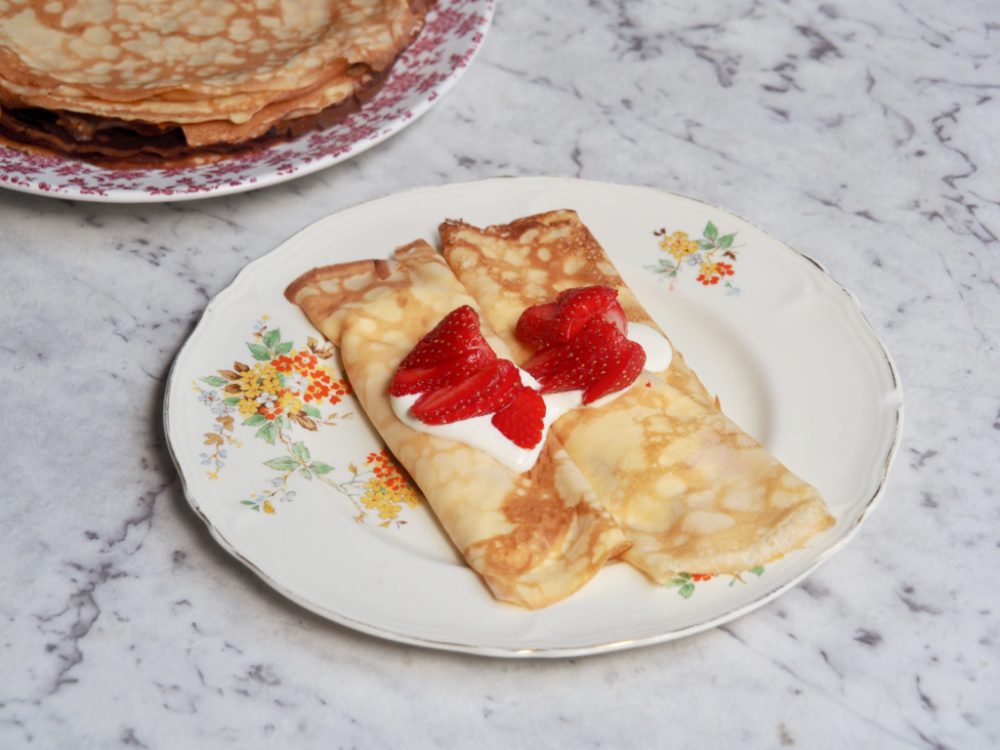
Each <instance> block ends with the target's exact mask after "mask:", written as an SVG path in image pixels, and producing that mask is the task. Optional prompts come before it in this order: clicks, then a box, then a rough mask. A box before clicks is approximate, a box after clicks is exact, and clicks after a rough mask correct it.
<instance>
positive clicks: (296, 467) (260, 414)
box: [193, 315, 421, 527]
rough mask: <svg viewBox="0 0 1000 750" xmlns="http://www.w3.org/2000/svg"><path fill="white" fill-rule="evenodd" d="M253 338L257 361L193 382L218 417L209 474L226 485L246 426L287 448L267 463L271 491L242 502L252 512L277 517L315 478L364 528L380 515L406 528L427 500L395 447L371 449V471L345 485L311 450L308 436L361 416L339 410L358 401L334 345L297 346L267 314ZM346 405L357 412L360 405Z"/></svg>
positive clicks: (207, 459) (355, 472)
mask: <svg viewBox="0 0 1000 750" xmlns="http://www.w3.org/2000/svg"><path fill="white" fill-rule="evenodd" d="M252 339H253V340H252V341H249V342H247V349H248V350H249V352H250V355H251V357H252V358H253V360H254V361H253V363H252V364H247V363H244V362H240V361H237V362H234V363H233V366H232V368H230V369H220V370H217V371H216V372H215V373H213V374H211V375H206V376H204V377H201V378H199V380H198V381H195V383H194V384H193V388H194V390H195V392H196V394H197V398H198V400H199V401H200V402H201V403H202V404H204V405H205V406H207V407H208V408H209V409H210V410H211V413H212V414H214V415H215V420H214V421H215V424H214V427H213V429H212V430H211V431H209V432H206V433H204V435H203V437H204V444H205V446H206V450H205V451H204V452H203V453H201V454H200V458H201V462H202V464H203V465H204V466H206V467H207V469H206V472H205V473H206V476H207V477H208V478H209V479H212V480H218V479H219V476H220V473H221V472H222V471H223V470H224V468H225V465H226V460H227V459H228V458H229V453H228V451H229V449H230V448H234V449H237V450H238V449H240V448H242V447H243V440H242V439H241V437H239V436H238V428H240V429H239V434H243V433H246V434H252V435H253V438H254V439H257V440H263V441H264V442H265V443H267V444H268V445H272V446H274V447H275V448H276V449H277V448H280V449H282V450H281V452H280V454H279V455H276V456H274V457H273V458H270V459H268V460H266V461H264V462H263V463H264V466H266V467H267V468H268V469H270V470H271V471H273V472H275V474H274V475H273V476H271V477H270V478H269V481H268V482H267V486H266V487H265V488H264V489H261V490H259V491H257V492H253V493H251V494H250V495H249V496H247V497H244V498H242V499H241V500H240V501H239V502H240V503H241V504H242V505H244V506H246V507H247V508H249V509H251V510H254V511H258V512H260V511H263V512H264V513H265V514H268V515H273V514H274V513H275V512H276V509H277V506H278V504H279V503H283V502H291V501H293V500H294V499H295V497H296V495H297V493H296V491H295V489H294V486H295V484H296V482H303V481H307V482H312V481H314V480H315V481H317V482H320V483H321V484H324V485H326V486H327V487H329V488H331V489H332V490H334V491H336V492H337V493H338V494H340V495H342V496H343V497H345V498H347V499H348V500H350V501H351V503H353V505H354V507H355V509H356V511H357V515H355V516H354V519H355V520H356V521H358V522H359V523H360V522H363V521H365V520H366V519H367V518H368V514H369V512H372V511H375V512H377V513H378V518H379V520H380V525H381V526H383V527H388V526H390V525H396V526H401V525H402V524H405V523H406V521H405V519H400V518H399V514H400V513H401V512H402V511H403V509H404V508H406V507H409V508H415V507H416V506H417V505H419V504H420V502H421V497H420V493H419V490H417V488H416V486H415V485H414V484H413V482H412V480H410V479H409V478H408V477H407V476H406V475H405V473H404V472H403V470H402V469H401V468H400V467H399V465H398V464H397V463H396V460H395V459H394V458H393V457H392V456H391V455H390V454H389V452H388V451H387V450H385V449H384V448H383V449H382V450H379V451H373V452H369V453H368V455H367V457H366V458H365V460H364V461H363V463H362V465H363V466H364V467H365V468H363V469H359V468H358V466H357V464H356V463H355V462H353V461H352V462H349V464H348V466H347V476H346V477H345V478H344V479H339V480H338V479H337V478H336V477H337V474H336V470H335V468H334V466H333V465H332V464H330V463H327V462H326V461H322V460H318V459H314V458H313V455H312V451H311V450H310V448H309V447H308V446H307V445H306V440H305V435H306V434H308V433H310V432H313V433H315V432H318V431H319V430H320V429H321V428H322V429H328V428H333V427H336V426H337V425H338V424H340V422H342V421H343V420H345V419H350V418H351V417H352V416H353V414H354V412H353V411H348V412H337V411H333V410H331V407H335V406H338V405H341V404H342V403H344V399H345V398H346V399H350V397H351V386H350V383H349V382H348V381H347V380H346V379H345V378H343V377H341V376H340V375H339V373H338V372H337V371H336V370H335V369H334V368H333V367H332V365H331V364H330V362H332V359H333V356H334V352H333V348H332V346H331V345H330V344H329V343H325V344H320V343H319V342H318V341H317V340H316V339H315V338H311V337H310V338H309V339H307V342H306V346H304V347H300V348H296V347H295V344H294V343H293V342H292V341H285V340H283V337H282V335H281V329H280V328H270V327H269V326H268V316H266V315H265V316H263V317H262V318H261V320H260V321H258V323H257V325H256V326H255V328H254V332H253V336H252ZM345 405H346V406H351V407H354V408H355V409H356V407H357V404H356V403H354V402H353V401H351V402H348V403H345ZM237 420H242V421H240V422H239V423H237ZM303 431H304V433H305V434H300V433H302V432H303Z"/></svg>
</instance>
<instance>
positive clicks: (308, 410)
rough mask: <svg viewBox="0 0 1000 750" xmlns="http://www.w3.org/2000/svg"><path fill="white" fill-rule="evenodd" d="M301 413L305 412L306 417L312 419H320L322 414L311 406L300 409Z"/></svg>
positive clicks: (307, 405)
mask: <svg viewBox="0 0 1000 750" xmlns="http://www.w3.org/2000/svg"><path fill="white" fill-rule="evenodd" d="M302 411H303V412H305V414H306V416H307V417H313V418H314V419H322V418H323V414H322V413H321V412H320V410H319V409H317V408H316V407H315V406H313V405H312V404H306V405H305V406H303V407H302Z"/></svg>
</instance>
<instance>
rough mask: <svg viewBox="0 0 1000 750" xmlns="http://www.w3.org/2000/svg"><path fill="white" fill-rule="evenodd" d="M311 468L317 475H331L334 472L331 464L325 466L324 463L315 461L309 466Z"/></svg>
mask: <svg viewBox="0 0 1000 750" xmlns="http://www.w3.org/2000/svg"><path fill="white" fill-rule="evenodd" d="M309 468H310V469H312V470H313V471H315V472H316V473H317V474H329V473H330V472H331V471H333V467H332V466H330V464H325V463H323V462H322V461H313V462H312V463H311V464H309Z"/></svg>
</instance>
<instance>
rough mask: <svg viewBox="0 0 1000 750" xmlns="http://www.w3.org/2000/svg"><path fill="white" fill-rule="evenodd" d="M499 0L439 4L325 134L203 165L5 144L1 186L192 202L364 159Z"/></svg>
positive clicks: (448, 76)
mask: <svg viewBox="0 0 1000 750" xmlns="http://www.w3.org/2000/svg"><path fill="white" fill-rule="evenodd" d="M492 18H493V0H437V2H436V4H435V6H434V7H433V8H432V9H431V11H430V12H429V13H428V15H427V23H426V25H425V27H424V29H423V31H422V32H421V33H420V36H419V37H417V39H416V41H415V42H414V43H413V44H412V45H410V47H409V48H408V49H407V50H406V51H404V52H403V54H402V55H401V56H400V58H399V60H397V61H396V64H395V65H394V66H393V69H392V73H391V74H390V76H389V78H388V80H387V81H386V83H385V85H384V86H383V87H382V90H381V91H380V92H379V93H378V94H377V95H376V96H375V97H373V98H372V100H371V101H370V102H368V103H367V104H366V105H365V106H364V108H363V109H362V110H361V111H360V112H357V113H356V114H354V115H351V116H350V117H348V118H346V119H345V120H344V121H343V122H340V123H338V124H337V125H334V126H333V127H330V128H328V129H326V130H324V131H322V132H315V133H311V134H308V135H304V136H302V137H300V138H297V139H295V140H294V141H291V142H289V143H284V144H280V145H277V146H274V147H272V148H268V149H265V150H262V151H258V152H255V153H252V154H247V155H245V156H241V157H238V158H234V159H226V160H223V161H221V162H218V163H216V164H207V165H204V166H200V167H188V168H183V169H167V170H155V169H150V170H122V169H103V168H101V167H95V166H93V165H90V164H84V163H82V162H78V161H73V160H69V159H63V158H59V157H53V156H39V155H31V154H25V153H22V152H20V151H15V150H14V149H9V148H5V147H3V146H0V187H7V188H10V189H13V190H19V191H22V192H26V193H33V194H36V195H49V196H54V197H58V198H71V199H74V200H84V201H100V202H106V203H152V202H163V201H180V200H191V199H195V198H206V197H212V196H218V195H225V194H229V193H239V192H243V191H246V190H253V189H256V188H261V187H265V186H268V185H274V184H277V183H280V182H285V181H286V180H291V179H293V178H295V177H302V176H304V175H307V174H311V173H313V172H316V171H317V170H320V169H325V168H326V167H329V166H332V165H333V164H336V163H338V162H341V161H344V160H345V159H349V158H350V157H352V156H355V155H357V154H360V153H361V152H362V151H365V150H367V149H369V148H371V147H372V146H374V145H376V144H377V143H380V142H381V141H383V140H385V139H386V138H388V137H389V136H391V135H394V134H395V133H398V132H399V131H400V130H402V129H403V128H405V127H406V126H407V125H409V124H411V123H412V122H414V121H415V120H416V119H417V118H418V117H420V116H421V115H422V114H424V113H425V112H426V111H427V110H429V109H430V108H431V107H432V106H433V105H434V104H435V103H436V102H437V101H439V100H440V99H441V97H442V96H443V95H444V94H445V93H446V92H447V91H448V90H449V89H450V88H451V87H452V86H453V85H454V84H455V82H456V81H457V80H458V79H459V77H460V76H461V75H462V73H463V72H465V70H466V68H468V66H469V64H470V63H471V62H472V59H473V57H474V56H475V55H476V53H477V52H478V50H479V48H480V46H481V45H482V43H483V39H484V37H485V35H486V31H487V29H488V28H489V25H490V22H491V20H492Z"/></svg>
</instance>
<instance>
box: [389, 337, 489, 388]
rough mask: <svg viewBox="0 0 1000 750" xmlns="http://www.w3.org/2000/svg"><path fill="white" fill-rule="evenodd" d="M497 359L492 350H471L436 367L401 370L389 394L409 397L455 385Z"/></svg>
mask: <svg viewBox="0 0 1000 750" xmlns="http://www.w3.org/2000/svg"><path fill="white" fill-rule="evenodd" d="M496 359H497V355H496V354H495V353H494V352H493V350H492V349H489V348H487V349H486V350H485V351H484V350H483V349H470V350H469V351H467V352H466V353H465V354H462V355H460V356H458V357H456V358H455V359H449V360H445V361H444V362H439V363H438V364H436V365H428V366H424V367H410V368H409V369H406V370H403V369H399V370H397V371H396V375H395V376H394V377H393V379H392V385H391V386H390V387H389V393H390V394H392V395H393V396H407V395H410V394H413V393H424V392H426V391H433V390H437V389H438V388H443V387H444V386H446V385H454V384H455V383H458V382H460V381H462V380H465V379H466V378H467V377H469V376H471V375H472V374H473V373H474V372H476V371H477V370H480V369H482V368H483V367H486V365H489V364H491V363H493V362H495V361H496Z"/></svg>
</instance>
